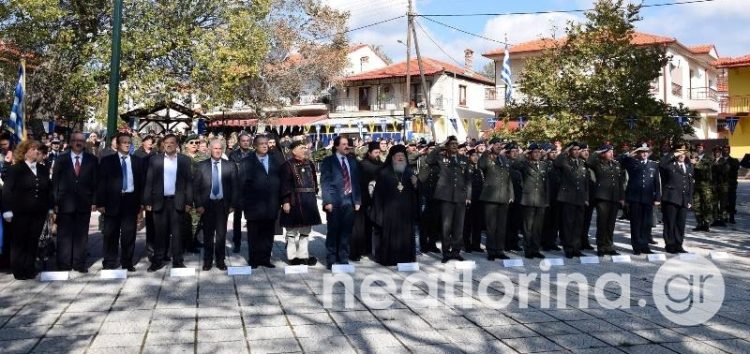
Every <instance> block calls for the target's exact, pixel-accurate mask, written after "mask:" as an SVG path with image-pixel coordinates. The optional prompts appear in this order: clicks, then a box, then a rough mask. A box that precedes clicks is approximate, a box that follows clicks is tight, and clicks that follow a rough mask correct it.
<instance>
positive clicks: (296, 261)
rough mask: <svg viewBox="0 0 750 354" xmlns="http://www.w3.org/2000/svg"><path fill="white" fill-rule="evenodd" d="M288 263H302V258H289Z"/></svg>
mask: <svg viewBox="0 0 750 354" xmlns="http://www.w3.org/2000/svg"><path fill="white" fill-rule="evenodd" d="M287 263H288V264H289V265H293V266H295V265H300V264H302V263H300V259H299V258H292V259H290V260H288V261H287Z"/></svg>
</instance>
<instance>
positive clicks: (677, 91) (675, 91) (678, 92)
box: [672, 82, 682, 97]
mask: <svg viewBox="0 0 750 354" xmlns="http://www.w3.org/2000/svg"><path fill="white" fill-rule="evenodd" d="M672 96H677V97H682V85H680V84H678V83H674V82H673V83H672Z"/></svg>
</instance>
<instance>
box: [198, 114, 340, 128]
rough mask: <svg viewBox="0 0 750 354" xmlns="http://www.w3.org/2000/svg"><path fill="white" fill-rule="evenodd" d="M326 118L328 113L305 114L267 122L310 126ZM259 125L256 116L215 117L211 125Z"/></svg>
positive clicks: (239, 126)
mask: <svg viewBox="0 0 750 354" xmlns="http://www.w3.org/2000/svg"><path fill="white" fill-rule="evenodd" d="M323 119H326V115H324V114H323V115H319V116H303V117H282V118H271V119H270V120H269V121H268V122H267V124H268V125H271V126H308V125H311V124H313V123H315V122H317V121H320V120H323ZM256 125H258V120H257V119H255V118H247V119H215V120H212V121H211V122H210V123H209V124H208V126H209V127H214V128H216V127H238V128H241V127H252V126H256Z"/></svg>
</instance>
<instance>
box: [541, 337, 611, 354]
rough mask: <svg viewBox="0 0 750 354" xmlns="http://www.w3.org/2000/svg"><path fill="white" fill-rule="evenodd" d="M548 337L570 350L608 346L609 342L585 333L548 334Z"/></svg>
mask: <svg viewBox="0 0 750 354" xmlns="http://www.w3.org/2000/svg"><path fill="white" fill-rule="evenodd" d="M547 338H548V339H550V340H552V341H553V342H555V343H557V344H558V345H560V346H561V347H563V348H565V349H569V350H576V349H585V348H597V347H607V346H608V345H607V343H604V342H602V341H600V340H598V339H596V338H594V337H592V336H590V335H588V334H583V333H581V334H563V335H555V336H547Z"/></svg>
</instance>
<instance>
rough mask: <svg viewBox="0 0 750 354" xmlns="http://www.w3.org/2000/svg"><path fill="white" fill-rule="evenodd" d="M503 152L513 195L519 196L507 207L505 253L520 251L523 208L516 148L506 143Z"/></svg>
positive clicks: (520, 176)
mask: <svg viewBox="0 0 750 354" xmlns="http://www.w3.org/2000/svg"><path fill="white" fill-rule="evenodd" d="M503 150H505V156H506V157H507V158H508V162H509V163H510V167H511V168H510V179H511V180H512V181H513V195H516V196H519V197H517V198H515V199H514V200H513V201H512V202H511V203H510V206H508V222H507V228H506V229H507V232H506V235H505V250H506V251H516V252H520V251H521V246H519V244H518V243H519V242H520V238H519V237H518V234H519V233H521V234H524V235H525V231H524V230H523V206H521V200H520V199H521V198H520V195H521V194H522V190H523V175H522V174H521V171H520V170H519V169H518V166H519V163H520V161H522V160H521V159H519V156H518V146H517V145H516V144H515V143H512V142H511V143H508V144H506V145H505V146H504V147H503Z"/></svg>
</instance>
